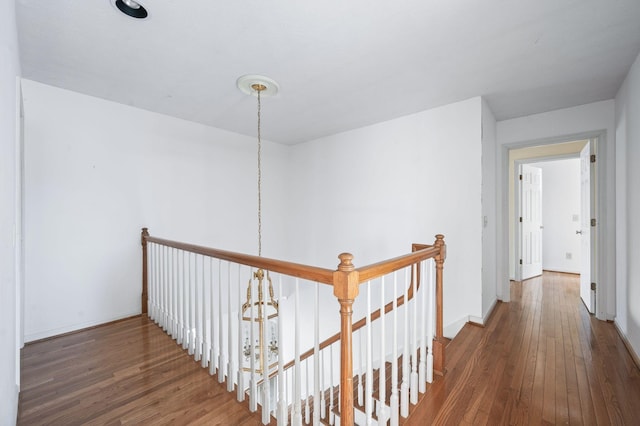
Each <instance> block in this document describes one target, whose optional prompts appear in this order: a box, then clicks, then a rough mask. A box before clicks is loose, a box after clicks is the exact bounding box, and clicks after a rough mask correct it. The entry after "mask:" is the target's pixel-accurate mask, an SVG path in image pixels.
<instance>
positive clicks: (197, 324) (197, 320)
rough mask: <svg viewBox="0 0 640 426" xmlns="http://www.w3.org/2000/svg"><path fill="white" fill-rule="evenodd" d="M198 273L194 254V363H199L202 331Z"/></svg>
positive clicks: (196, 259) (196, 257) (196, 258)
mask: <svg viewBox="0 0 640 426" xmlns="http://www.w3.org/2000/svg"><path fill="white" fill-rule="evenodd" d="M198 272H199V268H198V255H197V254H196V256H195V260H194V273H195V281H194V289H193V301H194V304H195V317H194V322H193V325H194V329H195V333H196V334H195V336H194V345H195V354H194V355H193V358H194V359H195V360H196V361H200V355H201V352H200V349H201V345H200V340H201V337H200V336H201V334H202V330H200V312H201V308H200V300H199V299H200V297H199V293H200V289H199V281H200V279H199V276H200V274H199V273H198Z"/></svg>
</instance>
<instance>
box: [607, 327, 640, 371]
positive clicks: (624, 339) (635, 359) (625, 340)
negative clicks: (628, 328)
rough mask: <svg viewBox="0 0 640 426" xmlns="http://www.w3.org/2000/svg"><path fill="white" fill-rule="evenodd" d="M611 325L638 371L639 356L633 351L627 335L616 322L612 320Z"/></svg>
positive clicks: (639, 367)
mask: <svg viewBox="0 0 640 426" xmlns="http://www.w3.org/2000/svg"><path fill="white" fill-rule="evenodd" d="M613 325H614V326H615V327H616V331H617V332H618V335H619V336H620V339H622V343H624V345H625V346H626V348H627V350H628V351H629V355H631V359H633V362H634V363H635V364H636V367H638V369H640V356H638V354H637V353H636V351H635V350H634V349H633V346H632V345H631V342H630V341H629V339H628V338H627V335H626V334H625V333H624V332H623V331H622V328H621V327H620V325H619V324H618V321H615V320H614V321H613Z"/></svg>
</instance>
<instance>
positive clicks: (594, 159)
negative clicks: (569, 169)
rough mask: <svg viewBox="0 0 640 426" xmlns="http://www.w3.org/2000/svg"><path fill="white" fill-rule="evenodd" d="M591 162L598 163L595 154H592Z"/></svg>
mask: <svg viewBox="0 0 640 426" xmlns="http://www.w3.org/2000/svg"><path fill="white" fill-rule="evenodd" d="M591 162H592V163H595V162H596V155H595V154H591Z"/></svg>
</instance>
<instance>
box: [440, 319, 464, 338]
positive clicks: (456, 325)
mask: <svg viewBox="0 0 640 426" xmlns="http://www.w3.org/2000/svg"><path fill="white" fill-rule="evenodd" d="M468 322H469V316H468V315H467V316H465V317H462V318H460V319H459V320H457V321H455V322H453V323H451V324H447V325H445V326H444V327H443V330H442V334H443V335H444V337H446V338H447V339H453V338H454V337H456V334H458V333H459V332H460V330H462V327H464V325H465V324H466V323H468Z"/></svg>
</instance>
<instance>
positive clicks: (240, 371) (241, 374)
mask: <svg viewBox="0 0 640 426" xmlns="http://www.w3.org/2000/svg"><path fill="white" fill-rule="evenodd" d="M241 272H242V266H241V265H240V264H238V387H237V388H236V391H237V399H238V401H244V371H243V369H242V365H243V361H244V360H243V357H244V351H243V347H242V345H243V340H242V339H243V333H242V290H241V289H242V286H241V282H242V278H241V277H242V274H241Z"/></svg>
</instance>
